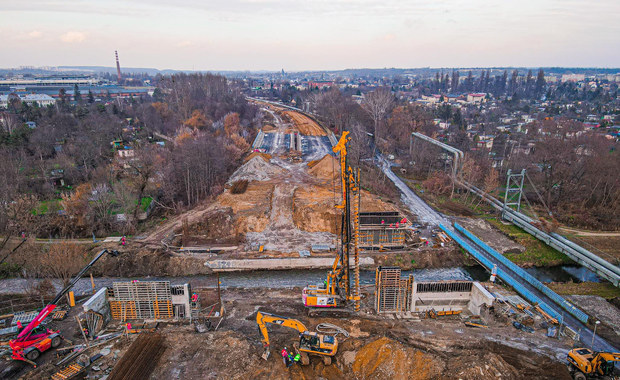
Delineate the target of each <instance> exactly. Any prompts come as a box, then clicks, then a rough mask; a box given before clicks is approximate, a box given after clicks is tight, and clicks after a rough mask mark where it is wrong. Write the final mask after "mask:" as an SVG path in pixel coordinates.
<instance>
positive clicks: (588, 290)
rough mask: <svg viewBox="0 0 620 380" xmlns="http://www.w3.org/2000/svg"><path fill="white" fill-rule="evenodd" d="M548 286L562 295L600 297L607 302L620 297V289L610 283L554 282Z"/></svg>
mask: <svg viewBox="0 0 620 380" xmlns="http://www.w3.org/2000/svg"><path fill="white" fill-rule="evenodd" d="M547 286H548V287H549V288H551V290H553V291H554V292H556V293H558V294H560V295H584V296H599V297H603V298H605V299H607V300H610V299H612V298H616V297H620V288H617V287H615V286H613V285H612V284H610V283H608V282H552V283H550V284H547Z"/></svg>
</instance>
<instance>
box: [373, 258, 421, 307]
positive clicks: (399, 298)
mask: <svg viewBox="0 0 620 380" xmlns="http://www.w3.org/2000/svg"><path fill="white" fill-rule="evenodd" d="M400 276H401V269H400V268H397V267H378V268H377V271H376V273H375V310H376V311H377V313H390V312H392V313H393V312H405V311H408V310H409V306H410V302H411V290H412V286H413V276H409V277H408V278H404V279H403V278H401V277H400Z"/></svg>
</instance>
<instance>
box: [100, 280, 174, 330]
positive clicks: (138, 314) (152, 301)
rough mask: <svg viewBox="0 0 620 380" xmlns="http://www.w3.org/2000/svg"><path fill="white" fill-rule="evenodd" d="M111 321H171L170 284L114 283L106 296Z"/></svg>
mask: <svg viewBox="0 0 620 380" xmlns="http://www.w3.org/2000/svg"><path fill="white" fill-rule="evenodd" d="M108 297H109V302H110V311H111V314H112V318H113V319H117V320H121V321H126V320H129V319H171V318H173V317H174V313H173V307H172V298H171V293H170V282H168V281H147V282H115V283H114V284H113V292H112V294H108Z"/></svg>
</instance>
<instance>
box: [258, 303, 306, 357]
mask: <svg viewBox="0 0 620 380" xmlns="http://www.w3.org/2000/svg"><path fill="white" fill-rule="evenodd" d="M256 323H257V324H258V329H259V331H260V333H261V335H262V336H263V340H262V342H263V347H265V353H263V359H265V360H267V358H268V357H269V354H270V351H269V331H268V330H267V324H275V325H280V326H284V327H288V328H291V329H295V330H297V331H298V332H299V333H300V334H302V333H304V332H305V331H308V329H307V328H306V326H305V325H304V324H303V323H301V322H300V321H298V320H296V319H292V318H287V317H281V316H279V315H275V314H270V313H263V312H260V311H259V312H258V313H256Z"/></svg>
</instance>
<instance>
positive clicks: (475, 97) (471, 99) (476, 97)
mask: <svg viewBox="0 0 620 380" xmlns="http://www.w3.org/2000/svg"><path fill="white" fill-rule="evenodd" d="M486 96H487V94H485V93H475V94H467V103H474V104H479V103H482V102H484V100H485V99H486Z"/></svg>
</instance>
